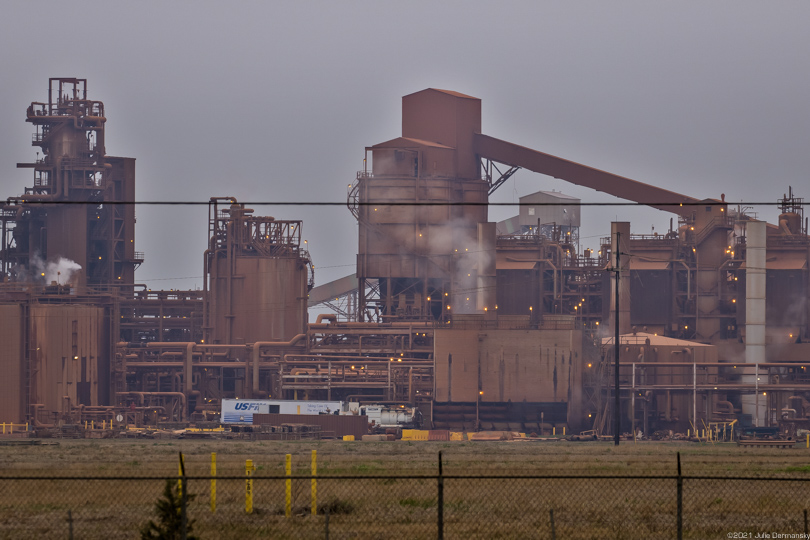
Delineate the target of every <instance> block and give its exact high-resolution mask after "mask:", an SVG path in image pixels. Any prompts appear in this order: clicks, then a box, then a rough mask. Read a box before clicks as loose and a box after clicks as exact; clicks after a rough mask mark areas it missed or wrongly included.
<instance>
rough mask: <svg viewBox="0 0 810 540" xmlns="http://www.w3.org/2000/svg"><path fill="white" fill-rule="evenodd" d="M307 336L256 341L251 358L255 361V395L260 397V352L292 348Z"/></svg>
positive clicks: (252, 347) (300, 335) (252, 346)
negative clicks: (275, 348) (262, 350)
mask: <svg viewBox="0 0 810 540" xmlns="http://www.w3.org/2000/svg"><path fill="white" fill-rule="evenodd" d="M306 337H307V335H306V334H297V335H295V336H294V337H293V338H292V339H290V340H289V341H256V342H255V343H253V344H251V345H250V348H251V357H252V360H253V388H252V390H253V395H254V396H258V395H259V359H260V355H259V351H260V350H261V348H262V347H292V346H293V345H295V344H297V343H298V342H299V341H301V340H302V339H304V338H306ZM246 367H247V366H246Z"/></svg>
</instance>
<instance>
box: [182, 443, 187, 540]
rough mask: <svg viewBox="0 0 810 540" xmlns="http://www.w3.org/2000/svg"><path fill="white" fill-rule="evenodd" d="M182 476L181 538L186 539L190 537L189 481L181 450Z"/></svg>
mask: <svg viewBox="0 0 810 540" xmlns="http://www.w3.org/2000/svg"><path fill="white" fill-rule="evenodd" d="M180 478H181V481H182V483H181V484H180V485H181V486H183V487H182V488H181V489H180V538H181V539H182V540H186V538H187V537H188V514H187V510H188V481H187V480H186V463H185V461H184V460H183V452H180Z"/></svg>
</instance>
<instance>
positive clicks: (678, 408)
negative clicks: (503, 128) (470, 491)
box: [0, 78, 810, 435]
mask: <svg viewBox="0 0 810 540" xmlns="http://www.w3.org/2000/svg"><path fill="white" fill-rule="evenodd" d="M88 96H89V94H88V89H87V81H86V80H84V79H73V78H54V79H50V81H49V90H48V95H47V101H42V102H33V103H31V105H30V106H29V107H28V109H27V111H26V121H27V122H29V123H30V124H31V126H32V131H33V137H32V145H33V146H34V147H35V148H36V149H37V157H36V159H35V161H33V162H26V163H18V164H17V167H19V168H25V169H29V170H32V171H33V179H32V182H31V183H30V185H28V186H27V187H24V192H23V194H22V195H19V196H11V197H8V198H7V199H5V200H4V202H3V203H2V204H0V218H1V219H2V236H0V239H1V240H2V241H1V242H0V320H2V324H0V343H2V346H0V363H2V367H3V372H4V376H3V377H2V380H0V387H1V388H2V391H1V392H0V409H2V411H3V413H4V415H5V419H4V420H5V421H6V422H29V423H30V424H31V425H32V426H34V427H37V428H48V427H55V426H61V425H65V424H81V423H84V422H85V421H94V422H97V423H100V422H116V423H120V424H123V425H147V424H149V425H154V424H156V423H165V424H177V425H184V424H185V425H190V424H193V423H195V422H206V421H215V420H217V419H218V413H219V411H220V410H221V405H222V402H223V400H232V399H237V398H238V399H273V400H299V401H300V400H308V401H312V400H317V401H324V402H332V401H335V402H337V401H340V402H357V403H360V404H364V403H365V404H378V405H379V404H382V405H390V406H392V407H399V406H405V407H415V408H417V409H418V410H419V411H420V412H421V415H422V419H423V422H424V424H425V425H427V426H428V427H430V428H435V429H452V430H458V431H486V430H512V431H522V432H526V433H530V432H536V433H540V432H542V431H543V430H547V431H551V430H552V429H554V430H557V431H560V432H561V431H562V430H567V431H568V432H569V433H579V432H582V431H589V430H594V433H596V434H599V435H607V434H611V433H613V430H615V427H614V426H615V421H616V419H617V415H618V419H619V420H620V425H621V430H622V431H623V432H632V433H636V432H638V431H641V432H642V433H644V434H650V433H654V432H657V431H672V432H687V431H688V430H693V432H694V430H696V429H699V428H701V429H703V428H708V427H709V426H711V425H717V424H728V423H732V422H738V423H739V424H741V425H750V426H761V427H767V426H770V427H778V428H779V429H780V430H781V431H786V432H789V433H790V434H795V432H796V430H797V429H807V428H808V427H810V401H808V399H810V374H808V370H807V368H808V366H810V345H808V343H807V342H808V339H809V338H810V302H808V296H809V295H810V274H809V273H808V259H810V237H809V236H808V234H807V233H808V222H807V218H805V216H804V201H803V199H801V198H799V197H796V196H795V195H794V193H793V191H792V189H791V188H790V187H789V186H785V189H786V192H785V194H784V195H782V197H781V198H780V199H779V200H778V201H777V200H776V197H775V200H774V206H775V207H778V213H777V211H776V210H777V208H774V210H775V212H774V215H778V218H777V220H776V222H775V223H773V224H771V223H767V222H765V221H761V220H759V219H757V217H756V216H755V215H753V214H752V213H751V212H750V209H746V208H745V207H742V206H737V205H731V204H727V203H726V201H725V196H724V195H721V194H719V193H718V198H717V199H705V200H700V199H696V198H693V197H691V196H689V195H685V194H680V193H677V192H675V191H671V190H668V189H664V188H662V187H656V186H652V185H649V184H645V183H642V182H639V181H635V180H631V179H628V178H624V177H621V176H618V175H614V174H611V173H609V172H605V171H601V170H597V169H594V168H591V167H588V166H585V165H581V164H578V163H574V162H571V161H567V160H565V159H562V158H559V157H555V156H552V155H549V154H546V153H543V152H540V151H537V150H532V149H530V148H526V147H523V146H519V145H517V144H514V143H511V142H507V141H505V140H501V139H496V138H494V137H491V136H488V135H485V134H484V133H483V132H482V125H481V107H482V104H481V100H480V99H477V98H474V97H471V96H468V95H465V94H461V93H459V92H455V91H448V90H439V89H426V90H423V91H420V92H416V93H413V94H410V95H407V96H404V97H403V98H402V133H401V134H400V135H399V136H396V137H395V138H392V139H390V140H387V141H383V142H379V143H377V144H373V145H371V146H368V147H366V148H365V149H363V148H360V147H359V148H358V156H360V155H361V153H363V152H364V154H363V157H364V159H363V164H364V166H363V170H361V171H359V172H357V173H356V176H354V178H347V181H348V180H350V182H349V185H348V191H347V207H348V210H347V211H349V212H351V213H352V214H353V215H354V217H355V218H356V220H357V223H358V227H359V228H358V231H359V235H358V244H357V266H356V271H355V272H353V273H352V274H351V275H349V276H346V277H345V278H342V279H339V280H336V281H333V282H330V283H326V284H323V285H320V286H317V287H315V283H314V271H313V255H312V254H310V253H309V252H308V250H307V246H306V244H305V243H303V240H302V230H303V227H305V225H306V223H305V220H306V216H301V218H302V219H301V220H300V221H283V220H277V219H274V218H273V217H270V216H259V215H256V213H255V211H254V209H252V208H250V207H249V204H248V203H246V202H240V201H238V200H237V199H235V198H230V197H212V198H211V199H210V202H209V214H208V223H207V226H208V235H207V236H208V244H207V245H205V246H200V252H199V256H200V263H201V264H202V266H203V268H204V280H203V287H202V289H201V290H187V291H181V290H170V291H166V290H160V291H158V290H150V289H148V288H147V287H146V286H145V285H141V284H138V283H137V282H136V280H135V270H136V268H137V267H138V266H139V265H140V264H141V263H142V262H143V261H144V255H143V253H141V252H139V251H137V245H136V238H135V207H136V204H135V203H136V202H137V198H136V187H135V159H134V158H127V157H113V156H108V155H107V154H106V152H105V124H106V121H107V118H106V116H105V109H104V104H103V103H102V102H101V101H95V100H92V99H90V98H89V97H88ZM392 135H395V134H392ZM519 169H525V170H528V171H533V172H536V173H539V174H541V175H548V176H551V177H554V178H559V179H562V180H565V181H567V182H570V183H572V184H575V185H578V186H585V187H588V188H591V189H594V190H598V191H602V192H605V193H608V194H610V195H613V196H615V197H618V198H620V199H624V200H626V201H631V202H633V203H638V204H643V205H647V206H650V207H653V208H656V209H658V210H660V211H661V212H666V213H669V214H670V215H671V219H670V227H669V230H668V231H666V232H663V233H653V234H644V235H640V234H632V233H631V224H630V223H629V222H613V223H606V224H605V232H604V238H603V239H602V240H601V242H600V248H599V249H598V250H596V251H593V250H590V249H581V248H580V242H579V229H580V223H581V219H582V215H583V214H584V213H587V211H588V206H587V205H584V204H582V202H581V201H580V200H579V199H576V198H574V197H571V196H569V195H566V194H564V193H560V192H556V191H538V192H537V193H534V194H532V195H528V196H526V197H522V198H521V199H520V205H519V212H518V214H517V215H516V216H514V217H513V218H510V219H508V220H505V221H502V222H498V223H496V222H491V221H489V220H488V203H489V199H490V196H491V195H492V193H493V192H494V191H495V190H497V189H498V188H499V187H500V186H502V185H503V184H504V182H506V181H507V180H508V179H509V178H510V177H511V176H512V175H513V174H514V173H515V171H517V170H519ZM541 182H542V179H541V177H538V187H541ZM22 188H23V186H21V189H22ZM200 226H201V227H202V226H203V224H202V223H201V224H200ZM617 320H618V324H617ZM310 321H314V322H310ZM615 336H619V339H618V343H616V337H615ZM616 352H618V359H617V358H616V357H615V355H616ZM617 360H618V362H617ZM617 365H618V366H619V367H618V377H617V376H616V375H617V373H616V371H615V370H616V366H617ZM616 380H618V382H619V385H618V389H617V388H616V384H615V381H616ZM617 392H618V398H619V399H618V403H619V406H618V408H617V407H615V403H616V401H617V400H616V399H615V398H616V393H617Z"/></svg>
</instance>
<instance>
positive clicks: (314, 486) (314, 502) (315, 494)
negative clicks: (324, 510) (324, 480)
mask: <svg viewBox="0 0 810 540" xmlns="http://www.w3.org/2000/svg"><path fill="white" fill-rule="evenodd" d="M311 472H312V480H311V481H310V486H311V488H312V515H313V516H314V515H316V514H317V513H318V481H317V480H316V479H315V475H316V474H318V451H317V450H313V451H312V471H311Z"/></svg>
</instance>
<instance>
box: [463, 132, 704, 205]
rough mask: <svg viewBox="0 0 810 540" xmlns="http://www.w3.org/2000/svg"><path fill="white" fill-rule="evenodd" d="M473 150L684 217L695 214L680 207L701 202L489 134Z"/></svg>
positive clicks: (477, 140) (475, 139) (476, 138)
mask: <svg viewBox="0 0 810 540" xmlns="http://www.w3.org/2000/svg"><path fill="white" fill-rule="evenodd" d="M473 148H474V150H475V153H476V154H478V155H479V156H480V157H483V158H486V159H489V160H492V161H496V162H498V163H503V164H504V165H509V166H512V167H522V168H524V169H527V170H530V171H533V172H536V173H540V174H545V175H548V176H553V177H554V178H559V179H560V180H565V181H566V182H570V183H572V184H576V185H578V186H585V187H589V188H591V189H595V190H597V191H603V192H605V193H608V194H610V195H613V196H615V197H619V198H621V199H626V200H628V201H634V202H637V203H640V204H645V205H647V206H651V207H653V208H658V209H659V210H664V211H666V212H673V213H675V214H678V215H681V216H689V215H691V214H692V212H693V208H691V207H690V206H680V205H681V204H684V205H692V204H695V203H698V202H700V200H699V199H695V198H693V197H689V196H687V195H682V194H680V193H675V192H674V191H669V190H666V189H662V188H658V187H655V186H651V185H649V184H644V183H641V182H637V181H635V180H631V179H629V178H625V177H623V176H618V175H616V174H612V173H609V172H605V171H600V170H599V169H594V168H592V167H588V166H586V165H582V164H580V163H575V162H573V161H568V160H566V159H562V158H559V157H557V156H552V155H550V154H546V153H543V152H538V151H537V150H532V149H531V148H526V147H525V146H519V145H517V144H513V143H510V142H507V141H503V140H501V139H496V138H495V137H490V136H489V135H482V134H480V133H476V134H474V136H473Z"/></svg>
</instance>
